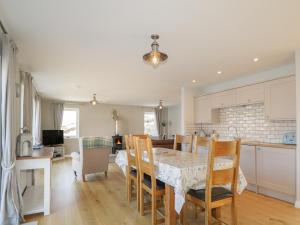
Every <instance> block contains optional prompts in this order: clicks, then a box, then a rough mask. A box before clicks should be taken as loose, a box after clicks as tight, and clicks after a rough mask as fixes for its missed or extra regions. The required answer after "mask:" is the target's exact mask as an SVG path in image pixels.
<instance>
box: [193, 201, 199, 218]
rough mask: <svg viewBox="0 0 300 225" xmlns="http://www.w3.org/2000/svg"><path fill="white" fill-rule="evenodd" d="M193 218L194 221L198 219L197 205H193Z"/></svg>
mask: <svg viewBox="0 0 300 225" xmlns="http://www.w3.org/2000/svg"><path fill="white" fill-rule="evenodd" d="M194 217H195V219H197V218H198V212H197V205H196V204H194Z"/></svg>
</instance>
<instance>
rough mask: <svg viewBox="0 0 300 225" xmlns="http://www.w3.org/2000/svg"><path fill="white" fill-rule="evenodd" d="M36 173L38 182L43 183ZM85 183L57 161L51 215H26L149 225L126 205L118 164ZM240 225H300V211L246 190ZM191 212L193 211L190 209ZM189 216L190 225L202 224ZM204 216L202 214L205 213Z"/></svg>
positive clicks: (45, 221) (59, 222) (74, 223)
mask: <svg viewBox="0 0 300 225" xmlns="http://www.w3.org/2000/svg"><path fill="white" fill-rule="evenodd" d="M41 176H42V175H41V174H40V173H37V178H36V179H37V182H39V181H40V180H41ZM87 180H88V182H86V183H83V182H81V181H76V180H75V179H74V175H73V171H72V169H71V160H64V161H58V162H54V164H53V174H52V205H51V215H50V216H43V215H41V214H37V215H33V216H27V217H26V220H27V221H34V220H38V221H39V225H122V224H123V225H125V224H126V225H150V215H149V214H147V215H146V216H144V217H142V216H140V215H139V214H138V213H137V210H136V204H135V202H132V203H131V204H128V203H127V200H126V195H125V179H124V176H123V174H122V172H121V171H120V170H119V168H118V167H117V166H116V165H115V164H111V165H110V168H109V173H108V178H107V179H105V177H104V175H95V176H90V177H88V179H87ZM238 205H239V224H240V225H260V224H268V225H271V224H272V225H282V224H284V225H300V209H295V208H294V207H293V205H291V204H288V203H285V202H282V201H279V200H275V199H272V198H268V197H265V196H261V195H257V194H255V193H252V192H248V191H245V192H244V193H243V194H242V195H241V196H240V197H239V200H238ZM190 211H191V210H190ZM191 214H192V213H190V215H189V224H190V225H194V224H203V216H202V215H201V216H200V218H198V219H197V220H195V219H193V216H192V215H191ZM202 214H203V213H202ZM221 220H222V221H224V222H226V223H229V224H230V214H229V210H228V208H224V209H222V218H221Z"/></svg>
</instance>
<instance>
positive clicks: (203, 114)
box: [194, 95, 219, 123]
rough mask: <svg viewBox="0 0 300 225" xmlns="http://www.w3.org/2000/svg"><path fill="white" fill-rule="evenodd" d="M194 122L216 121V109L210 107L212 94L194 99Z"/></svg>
mask: <svg viewBox="0 0 300 225" xmlns="http://www.w3.org/2000/svg"><path fill="white" fill-rule="evenodd" d="M194 101H195V102H194V110H195V112H194V115H195V118H194V119H195V123H216V122H218V118H219V116H218V110H214V109H212V96H211V95H206V96H201V97H197V98H195V100H194Z"/></svg>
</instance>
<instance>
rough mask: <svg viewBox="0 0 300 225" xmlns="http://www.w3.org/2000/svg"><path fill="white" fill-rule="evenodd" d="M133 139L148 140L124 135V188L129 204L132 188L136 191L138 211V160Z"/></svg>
mask: <svg viewBox="0 0 300 225" xmlns="http://www.w3.org/2000/svg"><path fill="white" fill-rule="evenodd" d="M133 137H139V138H141V139H146V138H148V135H125V146H126V153H127V161H128V165H127V168H126V187H127V200H128V202H131V200H132V195H133V187H135V190H136V200H137V207H138V210H139V209H140V201H139V196H140V195H139V190H140V189H139V173H138V160H137V153H136V150H135V148H134V143H133Z"/></svg>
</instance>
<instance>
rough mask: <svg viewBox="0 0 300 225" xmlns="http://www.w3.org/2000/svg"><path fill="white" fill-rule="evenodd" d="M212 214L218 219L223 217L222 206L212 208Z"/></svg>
mask: <svg viewBox="0 0 300 225" xmlns="http://www.w3.org/2000/svg"><path fill="white" fill-rule="evenodd" d="M212 216H213V217H215V218H216V219H219V218H221V207H218V208H214V209H212Z"/></svg>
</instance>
